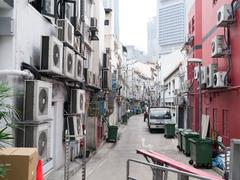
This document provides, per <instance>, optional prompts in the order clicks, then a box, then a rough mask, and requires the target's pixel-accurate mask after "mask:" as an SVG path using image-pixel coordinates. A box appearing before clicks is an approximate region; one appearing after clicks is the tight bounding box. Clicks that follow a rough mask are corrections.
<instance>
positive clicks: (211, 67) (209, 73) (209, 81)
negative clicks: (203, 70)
mask: <svg viewBox="0 0 240 180" xmlns="http://www.w3.org/2000/svg"><path fill="white" fill-rule="evenodd" d="M216 72H217V64H209V65H208V66H207V83H206V86H207V88H212V87H213V74H214V73H216Z"/></svg>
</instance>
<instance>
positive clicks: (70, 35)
mask: <svg viewBox="0 0 240 180" xmlns="http://www.w3.org/2000/svg"><path fill="white" fill-rule="evenodd" d="M57 24H58V38H59V39H60V40H61V41H62V42H64V43H66V44H68V45H69V46H71V47H73V45H74V27H73V25H72V24H71V23H70V21H69V20H68V19H58V21H57Z"/></svg>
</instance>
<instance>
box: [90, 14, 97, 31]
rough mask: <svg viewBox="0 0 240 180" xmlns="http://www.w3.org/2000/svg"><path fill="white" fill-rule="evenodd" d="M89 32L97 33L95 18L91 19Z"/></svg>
mask: <svg viewBox="0 0 240 180" xmlns="http://www.w3.org/2000/svg"><path fill="white" fill-rule="evenodd" d="M90 30H91V31H97V18H93V17H92V18H91V26H90Z"/></svg>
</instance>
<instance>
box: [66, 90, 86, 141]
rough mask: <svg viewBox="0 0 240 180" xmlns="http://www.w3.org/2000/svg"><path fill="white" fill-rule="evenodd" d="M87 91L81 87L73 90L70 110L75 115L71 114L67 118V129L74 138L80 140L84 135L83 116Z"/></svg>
mask: <svg viewBox="0 0 240 180" xmlns="http://www.w3.org/2000/svg"><path fill="white" fill-rule="evenodd" d="M85 102H86V98H85V91H84V90H81V89H72V91H71V106H70V111H71V113H72V114H76V115H74V116H70V117H68V119H67V129H68V130H69V134H70V136H71V139H72V140H77V141H80V139H81V137H82V136H83V135H84V132H83V118H82V115H83V114H84V113H85Z"/></svg>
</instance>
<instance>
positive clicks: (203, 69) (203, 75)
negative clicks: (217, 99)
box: [201, 66, 207, 86]
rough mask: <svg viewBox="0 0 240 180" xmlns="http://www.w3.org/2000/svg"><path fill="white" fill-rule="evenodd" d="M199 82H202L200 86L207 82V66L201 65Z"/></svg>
mask: <svg viewBox="0 0 240 180" xmlns="http://www.w3.org/2000/svg"><path fill="white" fill-rule="evenodd" d="M201 83H202V86H205V85H206V83H207V67H206V66H202V67H201Z"/></svg>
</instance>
